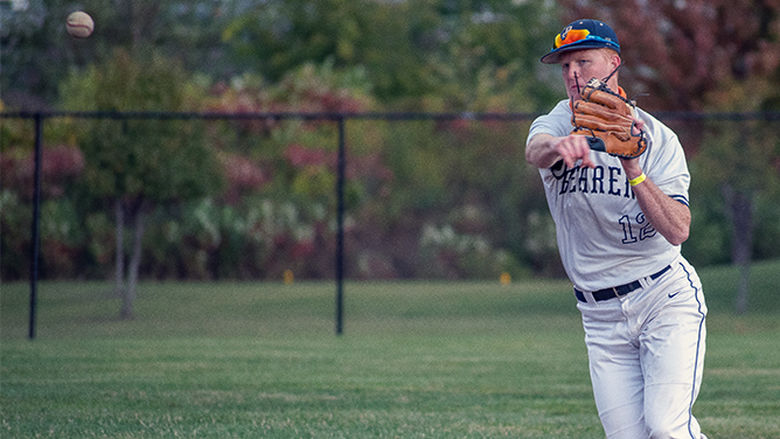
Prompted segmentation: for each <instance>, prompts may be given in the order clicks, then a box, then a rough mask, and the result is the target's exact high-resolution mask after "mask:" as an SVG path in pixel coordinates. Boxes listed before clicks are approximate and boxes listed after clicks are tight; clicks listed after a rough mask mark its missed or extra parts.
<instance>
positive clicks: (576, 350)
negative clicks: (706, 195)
mask: <svg viewBox="0 0 780 439" xmlns="http://www.w3.org/2000/svg"><path fill="white" fill-rule="evenodd" d="M729 273H731V275H729ZM778 273H780V263H777V262H773V263H772V262H770V263H764V264H758V265H757V266H756V267H755V269H754V276H753V279H752V284H753V286H754V288H755V289H754V291H753V297H752V299H753V300H752V302H751V303H753V304H754V305H753V306H756V304H758V305H760V309H754V311H753V312H751V313H750V314H747V315H735V314H733V312H732V311H731V309H730V308H731V304H732V303H733V290H730V288H731V287H730V286H729V285H736V279H735V278H734V276H735V275H736V270H733V269H731V268H730V267H727V268H722V267H721V268H718V269H715V270H711V271H708V270H703V271H702V278H703V280H704V286H705V293H706V294H707V299H708V303H709V305H710V317H709V319H708V327H709V338H708V355H707V363H706V368H705V380H704V385H703V388H702V391H701V395H700V397H699V402H698V403H697V405H696V408H695V413H696V414H697V416H698V417H699V419H700V421H701V422H702V424H703V425H704V428H705V432H706V433H707V434H708V435H710V437H715V438H717V437H728V438H758V439H761V438H776V437H780V426H778V421H777V419H780V402H779V399H778V398H777V395H778V394H780V388H779V387H778V386H779V385H778V383H780V353H778V350H777V348H776V347H777V343H776V340H777V339H778V336H780V329H779V328H778V319H777V315H778V305H777V301H778V299H777V297H776V294H775V290H774V287H771V288H769V287H770V286H772V285H777V284H778V282H780V279H779V278H778V277H780V274H778ZM708 279H714V281H709V280H708ZM27 288H28V287H27V285H25V284H3V285H2V286H0V330H1V331H2V332H0V342H1V343H2V344H1V345H0V419H1V424H0V436H2V437H4V438H5V437H9V438H16V437H23V438H27V437H58V438H61V437H66V438H67V437H73V438H84V437H112V438H159V437H209V438H225V437H236V438H238V437H241V438H246V437H274V438H275V437H279V438H301V437H312V438H320V437H325V438H328V437H343V438H356V437H357V438H362V437H399V438H423V437H425V438H431V437H433V438H493V437H518V438H552V437H554V438H601V437H603V432H602V431H601V427H600V425H599V422H598V418H597V415H596V410H595V406H594V404H593V401H592V395H591V390H590V383H589V379H588V372H587V357H586V353H585V347H584V342H583V340H582V337H583V332H582V328H581V323H580V320H579V314H578V312H577V310H576V308H575V303H574V302H573V298H572V295H571V292H570V289H569V285H568V284H567V283H566V282H563V281H529V282H514V283H512V284H511V285H509V286H502V285H499V284H498V282H497V281H496V282H456V283H447V282H378V283H358V282H349V283H348V284H347V286H346V289H345V292H346V297H345V299H346V301H345V305H346V308H345V316H346V320H345V333H344V335H343V336H340V337H338V336H335V335H334V325H333V316H334V293H335V288H334V286H333V284H332V283H327V282H326V283H306V282H304V283H295V284H294V285H283V284H281V283H174V282H165V283H143V284H142V285H141V289H140V291H139V297H138V301H137V303H136V318H135V319H133V320H130V321H120V320H118V319H117V318H116V316H117V315H118V311H119V300H118V299H117V298H115V297H112V296H111V294H110V293H109V291H110V285H109V284H106V283H98V282H44V283H42V284H41V288H40V299H39V300H40V309H39V326H38V329H39V331H38V339H36V340H35V341H32V342H31V341H28V340H27V339H26V334H27V332H26V330H27V312H28V303H27V301H28V296H27V294H28V290H27Z"/></svg>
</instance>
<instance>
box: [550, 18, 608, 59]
mask: <svg viewBox="0 0 780 439" xmlns="http://www.w3.org/2000/svg"><path fill="white" fill-rule="evenodd" d="M602 47H607V48H609V49H612V50H614V51H616V52H617V53H620V43H619V42H618V37H617V34H615V31H613V30H612V28H611V27H609V26H607V25H606V24H605V23H602V22H601V21H598V20H592V19H581V20H576V21H573V22H571V23H570V24H569V25H567V26H566V27H564V28H563V30H562V31H561V33H559V34H558V35H556V36H555V41H554V42H553V48H552V50H551V51H550V52H549V53H548V54H547V55H545V56H543V57H542V59H541V61H542V62H543V63H545V64H557V63H559V62H560V61H561V55H562V54H564V53H566V52H570V51H572V50H581V49H600V48H602Z"/></svg>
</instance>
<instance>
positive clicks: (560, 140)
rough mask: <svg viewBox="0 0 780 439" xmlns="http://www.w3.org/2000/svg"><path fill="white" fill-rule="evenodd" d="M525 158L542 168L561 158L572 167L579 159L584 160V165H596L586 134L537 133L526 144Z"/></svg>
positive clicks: (550, 165) (591, 166)
mask: <svg viewBox="0 0 780 439" xmlns="http://www.w3.org/2000/svg"><path fill="white" fill-rule="evenodd" d="M525 159H526V161H528V163H530V164H532V165H534V166H536V167H537V168H541V169H544V168H549V167H552V165H554V164H555V163H556V162H558V161H559V160H563V162H564V163H566V166H567V167H569V168H570V169H571V168H574V167H575V166H576V164H577V162H578V161H579V160H582V163H581V165H582V166H587V167H589V168H593V167H595V166H596V165H595V164H594V163H593V161H592V160H591V159H590V146H588V141H587V139H586V138H585V136H572V135H568V136H564V137H556V136H552V135H550V134H546V133H539V134H536V135H535V136H533V137H532V138H531V140H529V141H528V143H527V144H526V146H525Z"/></svg>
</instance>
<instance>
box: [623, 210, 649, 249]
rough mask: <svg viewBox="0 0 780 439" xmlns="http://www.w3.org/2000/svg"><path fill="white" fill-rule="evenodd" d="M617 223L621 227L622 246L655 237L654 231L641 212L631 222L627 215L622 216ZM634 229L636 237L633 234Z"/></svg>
mask: <svg viewBox="0 0 780 439" xmlns="http://www.w3.org/2000/svg"><path fill="white" fill-rule="evenodd" d="M618 223H620V225H621V226H623V244H633V243H635V242H637V241H642V240H644V239H647V238H651V237H653V236H655V229H654V228H653V226H652V225H651V224H650V222H649V221H647V218H645V214H644V213H642V212H639V214H638V215H637V216H636V218H635V219H634V221H633V222H632V221H631V218H630V217H629V216H628V215H623V216H621V217H620V219H619V220H618ZM635 227H636V228H638V232H639V233H638V235H637V234H635V230H634V228H635ZM637 236H638V238H637Z"/></svg>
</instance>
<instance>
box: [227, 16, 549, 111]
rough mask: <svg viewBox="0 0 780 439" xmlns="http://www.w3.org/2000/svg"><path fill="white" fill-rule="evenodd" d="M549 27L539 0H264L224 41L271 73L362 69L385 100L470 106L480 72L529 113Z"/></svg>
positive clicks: (539, 96)
mask: <svg viewBox="0 0 780 439" xmlns="http://www.w3.org/2000/svg"><path fill="white" fill-rule="evenodd" d="M554 27H555V25H554V24H553V21H552V15H551V14H550V13H549V3H548V2H545V1H542V0H531V1H524V2H507V1H495V0H493V1H489V0H482V1H469V2H452V1H441V0H426V1H376V0H321V1H317V2H311V1H307V0H269V1H264V2H256V3H252V4H251V6H250V7H247V8H245V9H244V11H243V13H242V14H240V15H236V18H235V19H234V20H233V22H232V23H231V24H230V25H229V26H228V27H227V28H226V29H225V32H224V40H225V43H226V44H227V47H228V48H229V51H230V55H231V61H232V62H233V63H234V64H235V65H237V66H239V68H241V69H243V70H248V71H253V72H256V73H260V74H262V75H263V76H265V77H266V78H268V79H269V80H271V81H277V80H279V79H280V78H281V77H283V76H284V74H285V73H286V72H288V71H290V70H292V69H294V68H297V67H298V66H300V65H303V64H305V63H307V62H311V63H314V64H322V63H324V62H325V61H326V60H328V59H330V60H332V62H333V63H334V66H335V68H337V69H342V68H345V67H347V66H361V67H363V68H365V70H366V72H367V75H368V78H369V80H370V82H371V83H372V84H373V86H374V90H373V93H374V94H375V95H376V96H377V97H378V98H379V99H380V101H382V102H383V103H385V104H386V105H392V106H395V107H400V108H404V107H409V108H414V109H415V110H419V109H420V106H421V102H422V105H423V108H425V109H428V110H435V111H442V110H446V111H467V110H469V111H476V110H480V109H485V108H484V107H483V108H475V107H478V106H479V105H483V106H486V104H485V103H484V102H480V101H479V94H480V92H481V90H480V89H479V86H480V85H484V82H483V83H482V84H480V80H481V79H482V78H484V77H485V76H488V77H491V78H493V79H494V80H495V81H494V84H497V85H498V87H500V90H501V91H504V92H505V94H507V95H509V96H512V97H514V98H515V99H507V102H506V104H507V105H509V107H510V109H514V110H516V111H530V110H532V109H535V108H539V107H543V106H547V104H548V103H549V102H550V101H551V100H552V94H551V93H550V87H548V86H547V84H546V83H545V81H544V80H542V79H540V78H539V77H538V76H537V75H535V72H536V61H537V59H538V57H537V56H536V54H538V53H542V51H543V50H544V48H546V47H547V46H548V45H549V42H548V41H547V36H548V34H549V32H550V31H551V29H553V28H554ZM426 107H427V108H426Z"/></svg>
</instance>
